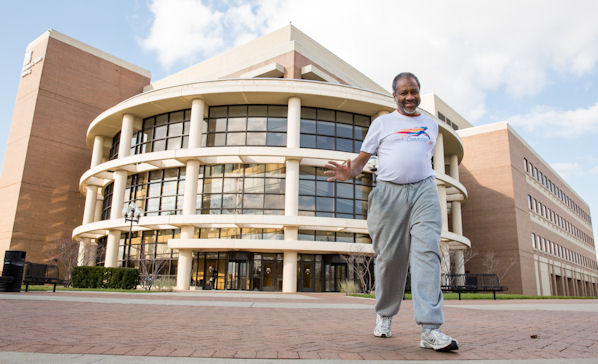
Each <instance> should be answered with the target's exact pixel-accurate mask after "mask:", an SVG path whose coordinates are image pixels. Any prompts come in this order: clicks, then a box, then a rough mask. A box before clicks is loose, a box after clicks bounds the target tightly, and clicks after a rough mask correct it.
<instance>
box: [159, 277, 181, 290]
mask: <svg viewBox="0 0 598 364" xmlns="http://www.w3.org/2000/svg"><path fill="white" fill-rule="evenodd" d="M174 286H176V280H174V279H173V278H169V277H160V278H158V279H156V281H155V282H154V287H156V288H157V289H158V290H159V291H169V292H171V291H172V290H173V289H174Z"/></svg>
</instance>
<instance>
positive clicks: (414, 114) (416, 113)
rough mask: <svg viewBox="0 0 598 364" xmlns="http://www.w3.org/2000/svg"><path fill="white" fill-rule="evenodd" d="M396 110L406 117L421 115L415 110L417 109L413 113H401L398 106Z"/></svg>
mask: <svg viewBox="0 0 598 364" xmlns="http://www.w3.org/2000/svg"><path fill="white" fill-rule="evenodd" d="M397 112H398V113H399V114H401V115H404V116H408V117H410V118H414V117H416V116H420V115H421V114H420V113H419V112H417V111H416V112H414V113H413V114H406V113H403V112H401V110H399V109H398V108H397Z"/></svg>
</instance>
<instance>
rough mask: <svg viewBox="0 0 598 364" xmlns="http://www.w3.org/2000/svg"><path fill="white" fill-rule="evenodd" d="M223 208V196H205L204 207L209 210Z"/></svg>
mask: <svg viewBox="0 0 598 364" xmlns="http://www.w3.org/2000/svg"><path fill="white" fill-rule="evenodd" d="M220 206H222V195H221V194H212V195H204V199H203V207H204V208H209V209H219V208H220Z"/></svg>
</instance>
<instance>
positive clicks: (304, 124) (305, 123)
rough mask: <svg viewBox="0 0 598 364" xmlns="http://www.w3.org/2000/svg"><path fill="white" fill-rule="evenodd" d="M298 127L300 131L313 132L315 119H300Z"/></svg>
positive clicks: (314, 131) (314, 130)
mask: <svg viewBox="0 0 598 364" xmlns="http://www.w3.org/2000/svg"><path fill="white" fill-rule="evenodd" d="M300 126H301V127H300V129H301V132H302V133H308V134H315V133H316V122H315V120H307V119H301V124H300Z"/></svg>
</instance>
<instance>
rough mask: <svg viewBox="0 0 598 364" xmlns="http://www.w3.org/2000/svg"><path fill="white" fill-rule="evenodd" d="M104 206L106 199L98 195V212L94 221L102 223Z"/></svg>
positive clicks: (96, 211)
mask: <svg viewBox="0 0 598 364" xmlns="http://www.w3.org/2000/svg"><path fill="white" fill-rule="evenodd" d="M103 205H104V197H103V196H101V195H98V197H97V201H96V210H95V213H94V217H93V221H100V220H102V212H103V211H102V210H103V207H104V206H103Z"/></svg>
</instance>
